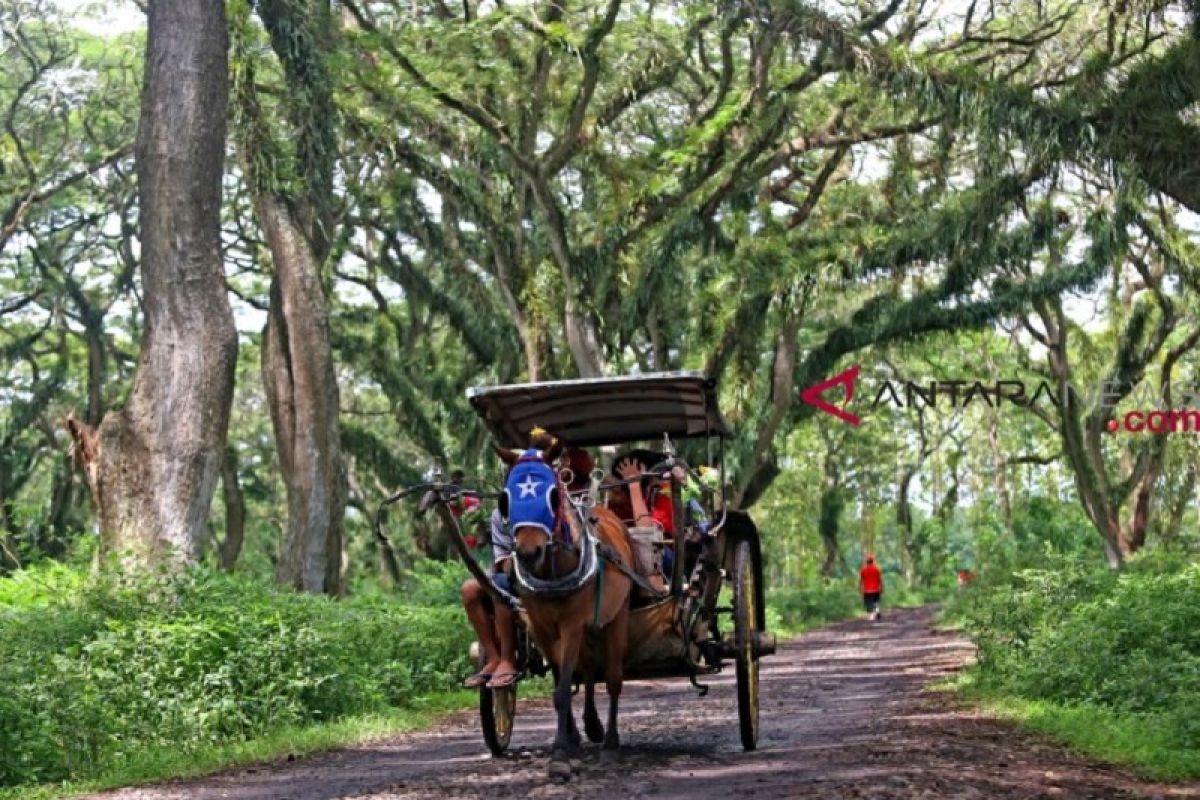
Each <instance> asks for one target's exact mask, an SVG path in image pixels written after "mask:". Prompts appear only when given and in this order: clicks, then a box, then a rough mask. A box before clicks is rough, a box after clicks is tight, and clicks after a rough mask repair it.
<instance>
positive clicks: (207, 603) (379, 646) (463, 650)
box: [0, 567, 471, 786]
mask: <svg viewBox="0 0 1200 800" xmlns="http://www.w3.org/2000/svg"><path fill="white" fill-rule="evenodd" d="M470 640H471V635H470V633H469V628H468V626H467V625H466V621H465V619H464V618H463V616H462V613H461V611H460V610H459V609H458V608H457V607H455V606H450V605H443V606H432V605H431V606H420V605H415V604H403V603H401V602H399V601H398V600H397V599H395V598H393V597H387V596H365V597H354V598H348V599H344V600H337V601H335V600H330V599H328V598H324V597H319V596H312V595H301V594H294V593H291V592H283V591H279V590H277V589H275V588H273V587H271V586H267V585H263V584H259V583H253V582H248V581H246V580H245V579H239V578H236V577H231V576H228V575H225V574H222V573H216V572H210V571H204V570H200V571H196V572H194V573H191V574H189V575H187V576H186V577H184V578H182V579H177V580H167V579H165V578H162V577H158V578H154V577H143V578H140V579H136V580H129V581H125V582H114V581H107V582H89V581H85V580H83V579H82V577H81V576H80V574H79V573H77V572H72V571H70V570H66V569H63V568H61V567H50V568H46V569H43V570H36V571H31V572H30V573H28V574H22V573H18V574H17V575H16V576H15V577H13V578H9V579H5V580H2V581H0V686H2V687H3V691H0V786H3V785H15V784H22V783H30V782H44V781H51V780H61V779H64V778H79V777H87V776H89V775H94V774H96V773H98V772H99V771H100V769H101V768H102V767H103V766H104V765H106V764H109V763H112V762H113V761H114V760H115V759H124V758H129V757H130V756H131V755H133V754H136V753H137V752H139V751H143V750H146V749H149V748H155V747H171V748H175V749H184V750H186V749H187V748H193V747H201V746H205V745H210V744H216V743H220V742H224V741H233V740H243V739H247V738H251V737H254V736H256V735H261V734H263V733H265V732H267V731H270V730H273V729H276V728H279V727H282V726H285V725H292V724H306V723H313V722H319V721H327V720H333V719H336V718H339V717H343V716H346V715H351V714H359V713H368V712H372V711H378V710H382V709H384V708H386V707H389V706H400V705H404V704H406V703H408V702H410V701H412V700H413V699H414V698H416V697H418V696H419V695H421V694H423V693H428V692H431V691H436V690H442V689H445V688H447V687H450V686H454V685H456V683H457V681H458V679H459V678H460V677H461V675H462V674H464V673H465V672H466V671H467V670H468V668H469V664H468V663H467V647H468V645H469V643H470Z"/></svg>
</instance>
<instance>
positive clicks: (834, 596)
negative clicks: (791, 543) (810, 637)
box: [767, 581, 862, 632]
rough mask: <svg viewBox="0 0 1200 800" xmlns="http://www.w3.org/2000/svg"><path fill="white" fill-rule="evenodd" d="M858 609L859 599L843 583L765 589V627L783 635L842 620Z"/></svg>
mask: <svg viewBox="0 0 1200 800" xmlns="http://www.w3.org/2000/svg"><path fill="white" fill-rule="evenodd" d="M861 610H862V600H861V597H860V596H859V595H858V594H857V593H856V591H855V589H854V587H852V586H850V585H849V584H848V583H845V582H827V581H820V582H816V583H813V584H812V585H811V586H806V587H804V588H802V589H768V590H767V613H768V615H769V619H768V620H767V623H768V626H769V627H771V628H773V629H776V630H780V631H784V632H786V631H799V630H803V629H805V628H810V627H812V626H814V625H820V624H821V623H824V622H831V621H833V620H839V619H845V618H846V617H852V616H854V615H855V614H857V613H858V612H859V611H861Z"/></svg>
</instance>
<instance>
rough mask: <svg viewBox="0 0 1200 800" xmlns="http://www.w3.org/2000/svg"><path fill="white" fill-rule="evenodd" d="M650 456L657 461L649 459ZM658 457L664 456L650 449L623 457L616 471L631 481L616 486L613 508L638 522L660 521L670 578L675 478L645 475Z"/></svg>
mask: <svg viewBox="0 0 1200 800" xmlns="http://www.w3.org/2000/svg"><path fill="white" fill-rule="evenodd" d="M647 458H653V459H655V461H654V462H651V463H646V462H647ZM658 460H661V459H660V458H659V457H658V454H656V453H653V452H650V451H646V450H638V451H634V452H633V453H630V454H628V455H626V456H625V457H624V458H622V459H619V460H618V461H617V463H616V464H615V465H614V466H613V474H614V475H616V476H617V477H619V478H621V479H623V480H625V481H630V483H627V484H621V485H620V486H619V487H617V488H615V489H614V490H613V493H611V494H610V496H609V509H610V510H612V511H613V512H614V513H615V514H617V516H618V517H620V518H621V519H623V520H631V521H632V522H633V524H634V525H636V526H649V525H657V526H658V527H659V528H661V529H662V532H663V573H664V575H665V576H666V577H667V578H668V579H669V578H670V576H671V573H672V571H673V570H674V566H675V549H674V543H675V505H674V503H672V502H671V481H670V480H669V479H668V480H661V479H659V480H655V477H654V476H651V475H644V473H645V472H646V471H647V470H649V469H650V467H652V466H653V465H654V463H656V462H657V461H658ZM639 478H640V480H635V479H639ZM614 506H615V507H614Z"/></svg>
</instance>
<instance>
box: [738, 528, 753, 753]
mask: <svg viewBox="0 0 1200 800" xmlns="http://www.w3.org/2000/svg"><path fill="white" fill-rule="evenodd" d="M733 573H734V574H733V632H734V641H735V642H736V644H737V696H738V724H739V727H740V729H741V734H742V748H743V749H745V750H753V749H754V748H756V747H757V746H758V659H757V658H755V656H754V634H755V627H756V626H757V619H758V617H757V609H756V608H755V602H756V601H755V584H756V582H757V580H758V578H757V576H756V575H755V572H754V555H753V553H752V552H751V550H750V543H749V542H745V541H743V542H738V544H737V547H736V549H735V550H734V551H733Z"/></svg>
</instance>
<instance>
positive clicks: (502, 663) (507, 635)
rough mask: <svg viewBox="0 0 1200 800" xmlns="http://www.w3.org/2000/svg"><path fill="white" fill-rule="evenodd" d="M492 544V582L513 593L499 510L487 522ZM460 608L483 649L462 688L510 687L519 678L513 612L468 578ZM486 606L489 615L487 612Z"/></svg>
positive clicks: (510, 543)
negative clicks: (475, 669) (479, 664)
mask: <svg viewBox="0 0 1200 800" xmlns="http://www.w3.org/2000/svg"><path fill="white" fill-rule="evenodd" d="M489 527H490V529H491V537H490V538H491V542H492V571H491V578H492V583H494V584H496V586H497V587H498V588H499V589H501V590H502V591H504V592H507V593H508V594H512V582H511V580H510V578H509V570H510V568H511V565H512V546H513V541H512V535H511V534H510V533H509V530H508V525H507V524H506V523H505V521H504V518H503V517H502V516H500V509H496V510H494V511H493V512H492V517H491V519H490V520H489ZM462 601H463V608H465V609H466V611H467V619H469V620H470V621H471V627H472V628H474V629H475V635H476V636H478V637H479V644H480V646H481V647H482V648H483V666H482V667H481V668H480V670H479V671H478V672H476V673H475V674H474V675H472V676H471V677H469V678H467V679H466V680H465V681H463V686H466V687H467V688H468V689H473V688H476V687H479V686H487V687H488V688H489V689H502V688H504V687H505V686H511V685H512V684H514V683H515V682H516V681H517V678H519V677H520V673H519V672H518V671H517V664H516V657H515V653H516V629H515V628H514V627H513V612H512V609H510V608H509V607H508V606H506V605H505V604H504V603H497V602H494V601H493V600H492V598H491V596H490V595H489V594H488V592H487V590H486V589H484V588H483V587H482V586H481V585H480V584H479V581H477V580H475V579H474V578H468V579H467V580H466V582H465V583H463V586H462ZM489 606H490V607H491V611H492V613H491V614H489V613H488V609H489Z"/></svg>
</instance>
